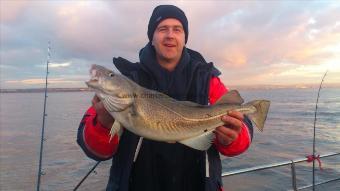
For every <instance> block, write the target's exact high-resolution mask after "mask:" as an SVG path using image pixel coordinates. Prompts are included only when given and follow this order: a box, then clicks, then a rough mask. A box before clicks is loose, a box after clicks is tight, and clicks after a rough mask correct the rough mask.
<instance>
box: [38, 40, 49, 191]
mask: <svg viewBox="0 0 340 191" xmlns="http://www.w3.org/2000/svg"><path fill="white" fill-rule="evenodd" d="M50 59H51V43H50V42H48V48H47V61H46V77H45V97H44V112H43V122H42V127H41V139H40V155H39V169H38V180H37V191H39V190H40V179H41V175H44V173H43V172H42V169H41V164H42V153H43V146H44V140H45V138H44V134H45V118H46V116H47V114H46V100H47V84H48V83H47V82H48V73H49V71H48V64H49V63H50Z"/></svg>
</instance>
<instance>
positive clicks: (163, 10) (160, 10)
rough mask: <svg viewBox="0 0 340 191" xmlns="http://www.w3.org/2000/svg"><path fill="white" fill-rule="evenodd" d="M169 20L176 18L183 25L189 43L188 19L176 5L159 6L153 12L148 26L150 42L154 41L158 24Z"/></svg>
mask: <svg viewBox="0 0 340 191" xmlns="http://www.w3.org/2000/svg"><path fill="white" fill-rule="evenodd" d="M167 18H175V19H177V20H179V21H180V22H181V23H182V25H183V29H184V32H185V43H187V41H188V33H189V31H188V19H187V17H186V16H185V14H184V12H183V11H182V10H181V9H180V8H178V7H176V6H174V5H159V6H157V7H156V8H155V9H154V10H153V12H152V15H151V17H150V20H149V25H148V37H149V40H150V41H152V38H153V33H154V32H155V30H156V28H157V26H158V24H159V23H160V22H161V21H162V20H164V19H167Z"/></svg>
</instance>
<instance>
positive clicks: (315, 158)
mask: <svg viewBox="0 0 340 191" xmlns="http://www.w3.org/2000/svg"><path fill="white" fill-rule="evenodd" d="M327 72H328V70H327V71H326V72H325V74H324V75H323V77H322V80H321V83H320V86H319V91H318V96H317V98H316V104H315V112H314V127H313V131H314V132H313V156H312V157H313V191H315V160H317V159H318V157H316V156H315V137H316V135H315V130H316V126H315V125H316V114H317V110H318V103H319V97H320V91H321V89H322V84H323V81H324V79H325V77H326V75H327ZM319 164H321V163H319ZM320 167H321V165H320Z"/></svg>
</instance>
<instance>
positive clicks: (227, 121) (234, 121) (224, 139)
mask: <svg viewBox="0 0 340 191" xmlns="http://www.w3.org/2000/svg"><path fill="white" fill-rule="evenodd" d="M243 119H244V115H243V114H242V113H241V112H238V111H229V112H228V114H227V115H224V116H222V118H221V120H222V121H223V122H224V125H223V126H219V127H217V128H216V129H215V131H214V132H215V134H216V138H217V141H218V142H220V143H221V144H222V145H224V146H227V145H229V144H230V143H232V142H233V141H234V140H235V139H237V137H238V135H239V134H240V132H241V128H242V125H243V123H242V121H243Z"/></svg>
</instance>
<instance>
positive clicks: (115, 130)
mask: <svg viewBox="0 0 340 191" xmlns="http://www.w3.org/2000/svg"><path fill="white" fill-rule="evenodd" d="M116 133H117V135H118V139H120V136H121V135H122V133H123V128H122V126H121V124H120V123H119V122H118V121H117V120H115V121H114V122H113V125H112V127H111V130H110V141H109V142H111V140H112V138H113V136H114V135H115V134H116Z"/></svg>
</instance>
